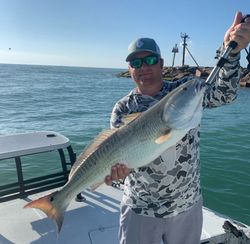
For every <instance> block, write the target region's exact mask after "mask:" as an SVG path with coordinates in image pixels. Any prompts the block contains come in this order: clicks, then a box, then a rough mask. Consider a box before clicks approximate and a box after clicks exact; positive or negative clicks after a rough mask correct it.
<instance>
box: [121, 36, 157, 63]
mask: <svg viewBox="0 0 250 244" xmlns="http://www.w3.org/2000/svg"><path fill="white" fill-rule="evenodd" d="M143 51H148V52H151V53H153V54H156V55H158V56H159V57H161V51H160V48H159V46H158V45H157V43H156V42H155V40H154V39H151V38H139V39H137V40H135V41H133V42H131V43H130V45H129V47H128V56H127V58H126V61H127V62H128V61H130V60H131V58H133V55H134V54H135V53H138V52H143Z"/></svg>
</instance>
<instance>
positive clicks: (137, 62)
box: [130, 58, 142, 69]
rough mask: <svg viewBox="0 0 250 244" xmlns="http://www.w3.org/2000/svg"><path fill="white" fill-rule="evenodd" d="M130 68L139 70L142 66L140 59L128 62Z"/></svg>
mask: <svg viewBox="0 0 250 244" xmlns="http://www.w3.org/2000/svg"><path fill="white" fill-rule="evenodd" d="M130 66H131V67H132V68H135V69H139V68H140V67H141V66H142V59H140V58H137V59H134V60H131V61H130Z"/></svg>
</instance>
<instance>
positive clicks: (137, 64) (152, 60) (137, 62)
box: [129, 55, 159, 69]
mask: <svg viewBox="0 0 250 244" xmlns="http://www.w3.org/2000/svg"><path fill="white" fill-rule="evenodd" d="M158 62H159V57H158V56H156V55H150V56H146V57H144V58H136V59H133V60H131V61H130V62H129V64H130V66H131V67H132V68H134V69H139V68H141V66H142V64H143V63H145V64H147V65H154V64H157V63H158Z"/></svg>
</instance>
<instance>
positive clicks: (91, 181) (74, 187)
mask: <svg viewBox="0 0 250 244" xmlns="http://www.w3.org/2000/svg"><path fill="white" fill-rule="evenodd" d="M204 92H205V82H204V81H202V80H199V79H193V80H190V81H188V82H186V83H185V84H183V85H181V86H179V87H178V88H176V89H175V90H173V91H172V92H170V93H169V94H168V95H166V96H165V97H164V98H163V99H162V100H161V101H159V102H158V103H156V104H155V105H154V106H152V107H151V108H150V109H148V110H147V111H145V112H143V113H141V114H139V115H138V114H136V115H135V116H133V115H130V116H129V120H130V121H129V122H128V123H126V124H125V125H124V126H122V127H121V128H119V129H112V130H107V131H104V132H102V133H101V134H100V135H99V136H97V137H96V138H95V139H94V141H93V142H92V143H91V144H90V145H89V146H87V147H86V149H85V150H84V151H83V152H82V153H81V154H80V156H79V158H78V159H77V161H76V162H75V164H74V165H73V167H72V169H71V172H70V175H69V180H68V182H67V183H66V184H65V185H64V186H63V187H62V188H61V189H60V190H59V191H56V192H53V193H52V194H49V195H47V196H44V197H41V198H39V199H38V200H34V201H32V202H30V203H28V204H27V205H26V206H25V208H38V209H41V210H42V211H43V212H45V213H46V214H47V215H48V217H50V218H51V219H53V220H54V221H55V222H56V224H57V227H58V232H59V231H60V229H61V227H62V223H63V217H64V212H65V210H66V208H67V206H68V205H69V203H70V201H71V200H72V198H74V197H75V196H76V195H77V194H78V193H79V192H81V191H83V190H84V189H86V188H87V187H91V186H96V185H98V183H100V182H103V180H104V177H105V176H106V175H108V174H109V173H110V169H111V167H112V166H113V165H115V164H116V163H124V164H127V166H128V167H129V168H137V167H141V166H145V165H147V164H149V163H150V162H152V161H153V160H154V159H156V158H157V157H158V156H160V155H161V154H162V153H163V152H164V151H165V150H166V149H167V148H169V147H171V146H173V145H175V144H176V143H177V142H178V141H179V140H180V139H181V138H182V137H184V136H185V135H186V133H187V132H188V131H189V130H190V129H192V128H195V127H196V126H198V125H199V124H200V122H201V117H202V111H203V107H202V102H203V97H204ZM132 117H134V118H132ZM125 120H126V119H125Z"/></svg>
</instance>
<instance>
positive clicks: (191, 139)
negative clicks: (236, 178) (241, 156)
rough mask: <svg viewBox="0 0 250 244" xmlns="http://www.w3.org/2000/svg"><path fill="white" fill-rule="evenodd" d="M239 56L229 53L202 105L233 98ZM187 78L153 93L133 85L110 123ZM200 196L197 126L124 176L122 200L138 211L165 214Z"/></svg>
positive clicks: (183, 208)
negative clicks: (138, 89) (150, 94)
mask: <svg viewBox="0 0 250 244" xmlns="http://www.w3.org/2000/svg"><path fill="white" fill-rule="evenodd" d="M239 59H240V55H237V56H235V57H229V59H228V62H227V63H226V64H225V65H224V67H223V68H222V69H221V70H220V72H219V74H218V76H217V77H216V82H214V83H213V84H212V85H211V86H210V85H207V89H206V92H205V96H204V102H203V106H204V108H212V107H218V106H220V105H223V104H227V103H231V102H232V101H233V100H235V99H236V95H237V88H238V84H239V78H240V70H239V67H240V65H239ZM189 79H190V78H184V79H181V80H178V81H176V82H164V86H163V87H162V89H161V90H160V91H159V92H158V94H156V95H155V96H154V97H151V96H147V95H142V94H138V93H137V92H136V89H133V90H132V91H131V92H130V93H129V94H128V95H127V96H125V97H123V98H122V99H121V100H119V101H118V102H117V103H116V104H115V106H114V108H113V111H112V115H111V120H110V122H111V127H115V128H118V127H119V126H120V125H121V122H122V117H123V116H124V115H127V114H131V113H135V112H143V111H145V110H147V109H148V108H149V107H151V106H152V105H154V104H155V103H156V102H158V101H159V100H160V99H162V98H163V97H164V96H165V95H166V94H168V93H169V92H170V91H172V90H173V89H175V88H176V87H178V86H179V85H181V84H183V83H184V82H186V81H188V80H189ZM200 198H201V187H200V126H198V127H197V128H194V129H192V130H190V131H189V132H188V133H187V134H186V135H185V136H184V137H183V138H182V139H181V140H180V141H179V142H178V143H177V144H176V145H175V146H173V147H171V148H169V149H168V150H166V151H165V152H164V153H163V154H162V155H161V156H160V157H158V158H157V159H156V160H154V161H153V162H151V163H150V164H149V165H147V166H145V167H141V168H139V169H135V170H134V171H132V172H131V173H130V174H129V176H128V177H127V178H126V179H125V185H124V194H123V198H122V204H126V205H128V206H130V207H131V208H132V209H133V210H134V211H135V212H136V213H137V214H141V215H144V216H150V217H162V218H166V217H171V216H175V215H177V214H179V213H181V212H184V211H186V210H188V209H189V208H191V207H192V206H193V204H195V203H196V202H197V201H198V200H199V199H200Z"/></svg>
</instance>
